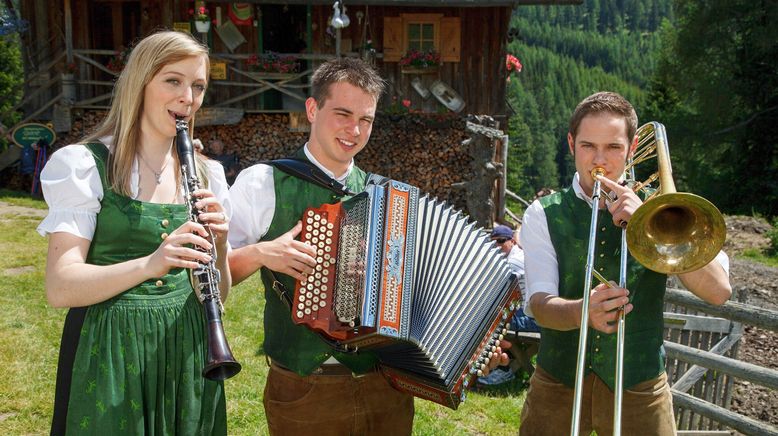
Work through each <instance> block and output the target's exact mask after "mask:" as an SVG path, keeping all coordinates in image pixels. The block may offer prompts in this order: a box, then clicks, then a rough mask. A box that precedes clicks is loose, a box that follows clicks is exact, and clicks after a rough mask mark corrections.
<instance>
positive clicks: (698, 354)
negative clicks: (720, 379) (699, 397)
mask: <svg viewBox="0 0 778 436" xmlns="http://www.w3.org/2000/svg"><path fill="white" fill-rule="evenodd" d="M665 350H667V355H668V356H669V357H671V358H673V359H679V360H683V361H685V362H689V363H693V364H695V365H700V366H704V367H706V368H710V369H713V370H716V371H720V372H723V373H725V374H729V375H731V376H734V377H737V378H739V379H743V380H748V381H750V382H753V383H757V384H760V385H762V386H767V387H768V388H770V389H773V390H775V389H778V371H776V370H774V369H770V368H765V367H762V366H759V365H754V364H751V363H746V362H741V361H739V360H737V359H730V358H729V357H724V356H720V355H718V354H715V353H711V352H709V351H703V350H699V349H697V348H692V347H687V346H686V345H681V344H676V343H674V342H665Z"/></svg>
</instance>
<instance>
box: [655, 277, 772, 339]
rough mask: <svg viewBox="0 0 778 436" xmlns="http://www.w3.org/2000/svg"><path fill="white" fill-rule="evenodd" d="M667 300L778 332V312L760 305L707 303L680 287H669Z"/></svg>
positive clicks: (729, 302)
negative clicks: (717, 304) (718, 304)
mask: <svg viewBox="0 0 778 436" xmlns="http://www.w3.org/2000/svg"><path fill="white" fill-rule="evenodd" d="M665 301H666V302H667V303H671V304H679V305H681V306H684V307H689V308H692V309H696V310H700V311H703V312H705V313H709V314H711V315H715V316H720V317H722V318H727V319H731V320H733V321H738V322H742V323H743V324H747V325H753V326H756V327H759V328H763V329H767V330H770V331H773V332H778V312H776V311H774V310H768V309H765V308H762V307H759V306H751V305H748V304H743V303H738V302H736V301H727V302H726V303H724V304H722V305H721V306H714V305H712V304H709V303H706V302H704V301H702V300H700V299H699V298H697V297H696V296H695V295H694V294H692V293H691V292H689V291H682V290H680V289H673V288H669V289H667V292H666V293H665Z"/></svg>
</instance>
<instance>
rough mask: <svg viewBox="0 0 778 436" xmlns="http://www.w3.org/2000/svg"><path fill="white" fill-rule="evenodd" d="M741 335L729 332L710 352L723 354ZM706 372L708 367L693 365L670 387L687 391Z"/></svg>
mask: <svg viewBox="0 0 778 436" xmlns="http://www.w3.org/2000/svg"><path fill="white" fill-rule="evenodd" d="M742 336H743V334H742V333H730V334H729V335H727V336H726V337H725V338H724V339H722V340H721V341H719V343H717V344H716V345H714V346H713V348H711V349H710V352H711V353H715V354H718V355H724V354H725V353H726V352H727V351H729V350H730V349H731V348H732V347H733V346H735V345H736V344H737V342H738V341H739V340H740V338H741V337H742ZM666 343H668V341H665V344H666ZM706 372H708V368H705V367H703V366H699V365H693V366H692V367H691V368H689V369H687V370H686V372H685V373H684V374H683V375H682V376H681V377H680V378H679V379H678V380H676V381H675V383H673V386H672V387H673V389H675V390H677V391H680V392H688V391H689V389H691V388H692V386H694V384H695V383H697V381H698V380H699V379H700V377H702V376H703V375H705V373H706ZM724 404H728V403H724Z"/></svg>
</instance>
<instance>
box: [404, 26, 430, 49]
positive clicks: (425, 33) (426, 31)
mask: <svg viewBox="0 0 778 436" xmlns="http://www.w3.org/2000/svg"><path fill="white" fill-rule="evenodd" d="M405 30H406V35H408V36H407V44H406V46H405V51H406V52H407V51H408V50H412V49H413V50H416V51H422V52H424V51H428V50H436V51H437V45H436V44H435V30H436V29H435V24H433V23H408V25H407V26H406V29H405Z"/></svg>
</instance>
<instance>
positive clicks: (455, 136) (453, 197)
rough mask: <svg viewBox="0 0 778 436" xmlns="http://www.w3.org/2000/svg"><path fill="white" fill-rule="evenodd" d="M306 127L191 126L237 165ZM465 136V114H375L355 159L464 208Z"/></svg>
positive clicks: (281, 118) (275, 151)
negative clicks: (459, 184)
mask: <svg viewBox="0 0 778 436" xmlns="http://www.w3.org/2000/svg"><path fill="white" fill-rule="evenodd" d="M104 116H105V112H95V111H86V112H84V113H82V114H80V117H79V118H77V119H75V120H74V121H73V130H71V132H69V133H68V134H66V135H63V136H62V138H61V140H59V141H58V143H59V144H60V145H64V144H68V143H73V142H76V141H77V140H78V139H80V138H82V137H83V136H84V135H86V134H87V133H89V132H90V131H92V130H93V129H94V127H95V126H96V125H97V124H98V123H99V122H100V121H101V120H102V118H103V117H104ZM308 135H309V134H308V133H307V132H300V131H291V130H290V128H289V115H288V114H248V115H245V116H244V117H243V119H242V120H241V122H240V123H238V124H236V125H223V126H195V129H194V132H193V137H194V138H198V139H200V140H201V141H202V142H203V144H204V145H205V147H206V151H207V147H208V144H209V142H210V141H211V140H213V139H220V140H221V141H222V142H223V143H224V145H225V152H227V153H235V154H237V156H238V158H239V162H240V166H241V168H246V167H248V166H251V165H253V164H255V163H257V162H259V161H262V160H269V159H276V158H281V157H286V156H289V155H291V154H292V153H294V151H295V150H297V148H299V147H301V146H302V145H303V144H304V143H305V141H306V140H307V139H308ZM467 138H468V133H467V131H466V130H465V121H464V119H462V118H460V117H458V116H452V115H436V114H417V113H412V114H403V115H388V114H379V115H378V117H377V119H376V122H375V124H374V126H373V133H372V135H371V138H370V142H369V143H368V145H367V147H366V148H365V150H363V151H362V152H361V153H360V154H359V155H358V156H357V158H356V161H357V164H358V165H359V166H361V167H362V168H364V169H365V170H366V171H368V172H374V173H378V174H381V175H384V176H387V177H391V178H393V179H396V180H400V181H403V182H406V183H409V184H411V185H414V186H418V187H419V188H420V189H421V190H422V192H425V193H429V194H430V195H432V196H435V197H438V198H440V199H443V200H446V201H448V202H450V203H453V204H454V205H455V206H457V207H459V208H464V207H465V199H464V195H465V194H464V192H463V191H462V190H459V189H452V187H451V185H452V184H454V183H457V182H468V181H470V180H472V179H473V178H474V177H475V175H474V174H472V172H473V171H472V169H471V166H470V163H471V161H472V157H471V156H470V154H469V152H468V149H467V147H466V146H464V145H462V142H463V141H464V140H465V139H467Z"/></svg>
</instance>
